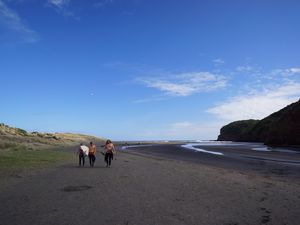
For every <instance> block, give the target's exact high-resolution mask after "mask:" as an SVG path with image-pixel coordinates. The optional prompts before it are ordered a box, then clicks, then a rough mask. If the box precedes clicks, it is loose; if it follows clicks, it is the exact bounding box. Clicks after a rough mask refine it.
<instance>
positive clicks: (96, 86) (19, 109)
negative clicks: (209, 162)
mask: <svg viewBox="0 0 300 225" xmlns="http://www.w3.org/2000/svg"><path fill="white" fill-rule="evenodd" d="M299 22H300V2H299V1H296V0H294V1H292V0H228V1H222V0H218V1H217V0H184V1H183V0H176V1H174V0H164V1H157V0H152V1H149V0H148V1H147V0H88V1H87V0H0V85H1V88H0V103H1V110H0V122H3V123H5V124H8V125H11V126H15V127H20V128H23V129H27V130H29V131H41V132H76V133H85V134H92V135H96V136H99V137H106V138H111V139H113V140H175V139H181V140H183V139H184V140H187V139H188V140H208V139H216V138H217V136H218V134H219V131H220V128H221V127H222V126H223V125H225V124H227V123H229V122H232V121H235V120H243V119H262V118H264V117H266V116H268V115H269V114H271V113H273V112H275V111H277V110H279V109H281V108H283V107H285V106H286V105H288V104H291V103H292V102H295V101H297V100H298V99H299V97H300V45H299V40H300V26H299Z"/></svg>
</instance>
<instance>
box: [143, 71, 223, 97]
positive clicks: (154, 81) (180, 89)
mask: <svg viewBox="0 0 300 225" xmlns="http://www.w3.org/2000/svg"><path fill="white" fill-rule="evenodd" d="M138 81H140V82H142V83H144V84H145V85H146V86H147V87H150V88H156V89H158V90H160V91H162V92H164V93H165V94H167V95H170V96H189V95H193V94H196V93H200V92H208V91H213V90H216V89H220V88H223V87H225V86H226V79H225V78H224V77H223V76H220V75H216V74H212V73H210V72H194V73H183V74H175V75H173V76H165V77H144V78H139V79H138Z"/></svg>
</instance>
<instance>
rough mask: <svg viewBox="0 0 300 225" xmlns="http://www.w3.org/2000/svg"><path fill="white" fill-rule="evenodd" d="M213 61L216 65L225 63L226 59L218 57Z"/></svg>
mask: <svg viewBox="0 0 300 225" xmlns="http://www.w3.org/2000/svg"><path fill="white" fill-rule="evenodd" d="M213 63H214V64H215V66H220V65H224V64H225V61H224V59H221V58H217V59H214V60H213Z"/></svg>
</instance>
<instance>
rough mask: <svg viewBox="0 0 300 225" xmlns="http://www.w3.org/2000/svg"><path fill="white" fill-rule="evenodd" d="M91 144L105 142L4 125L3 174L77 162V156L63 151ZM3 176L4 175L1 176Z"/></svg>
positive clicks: (0, 127) (0, 139)
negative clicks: (69, 161)
mask: <svg viewBox="0 0 300 225" xmlns="http://www.w3.org/2000/svg"><path fill="white" fill-rule="evenodd" d="M90 141H94V142H97V143H101V142H103V141H104V140H103V139H101V138H97V137H94V136H89V135H82V134H72V133H54V134H52V133H39V132H31V133H30V132H27V131H25V130H23V129H20V128H13V127H10V126H7V125H5V124H0V171H1V172H3V173H2V174H6V173H7V171H23V170H27V169H32V168H38V167H43V166H48V165H51V164H54V163H60V162H64V161H66V160H74V154H72V153H70V152H65V151H63V150H64V149H66V148H69V149H70V147H74V149H75V146H76V147H77V146H78V145H79V144H80V143H85V144H87V143H88V142H90ZM0 175H1V174H0Z"/></svg>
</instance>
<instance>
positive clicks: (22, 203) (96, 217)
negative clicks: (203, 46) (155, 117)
mask: <svg viewBox="0 0 300 225" xmlns="http://www.w3.org/2000/svg"><path fill="white" fill-rule="evenodd" d="M208 148H210V147H208ZM218 150H219V151H221V150H220V148H218ZM222 151H224V152H225V150H222ZM230 151H231V153H232V152H234V151H237V150H236V149H232V148H231V150H230ZM253 154H259V153H258V152H254V153H253ZM263 154H266V153H263ZM276 157H277V156H276ZM296 158H297V159H295V160H298V159H299V156H298V155H296ZM298 175H299V166H297V165H292V164H291V165H290V164H284V163H283V164H282V163H277V162H272V161H264V160H255V159H250V158H248V159H247V158H245V161H243V160H240V159H238V158H236V159H235V158H234V157H232V156H231V158H230V157H229V158H228V157H223V156H216V155H210V154H205V153H196V152H193V151H188V150H182V149H181V148H180V147H179V146H178V145H163V146H153V147H140V148H134V149H127V150H125V151H120V152H119V154H118V155H117V160H114V161H113V166H112V168H110V169H108V168H105V167H104V162H103V157H102V156H100V155H98V159H97V162H96V167H95V168H88V167H86V168H78V167H77V166H76V165H75V163H74V164H65V165H62V166H56V167H55V168H50V169H46V170H43V171H41V172H40V173H37V174H35V175H32V176H25V177H20V178H15V180H14V181H12V182H11V184H10V185H7V186H5V187H2V188H1V193H0V200H1V205H0V218H1V225H2V224H3V225H19V224H24V225H27V224H28V225H29V224H30V225H35V224H56V225H57V224H66V225H70V224H72V225H73V224H74V225H76V224H78V225H79V224H80V225H81V224H91V225H94V224H95V225H99V224H108V225H119V224H120V225H123V224H124V225H134V224H136V225H139V224H146V225H151V224H153V225H160V224H161V225H168V224H170V225H171V224H172V225H174V224H178V225H182V224H188V225H191V224H195V225H201V224H205V225H206V224H212V225H237V224H239V225H247V224H248V225H257V224H272V225H273V224H274V225H283V224H286V225H298V224H299V223H300V214H299V206H300V179H299V176H298Z"/></svg>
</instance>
